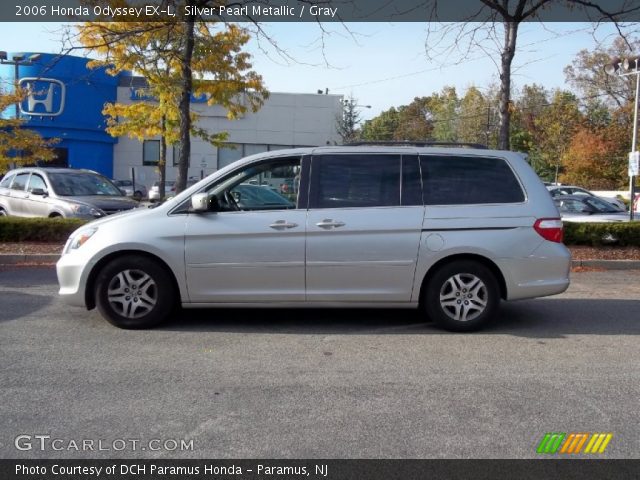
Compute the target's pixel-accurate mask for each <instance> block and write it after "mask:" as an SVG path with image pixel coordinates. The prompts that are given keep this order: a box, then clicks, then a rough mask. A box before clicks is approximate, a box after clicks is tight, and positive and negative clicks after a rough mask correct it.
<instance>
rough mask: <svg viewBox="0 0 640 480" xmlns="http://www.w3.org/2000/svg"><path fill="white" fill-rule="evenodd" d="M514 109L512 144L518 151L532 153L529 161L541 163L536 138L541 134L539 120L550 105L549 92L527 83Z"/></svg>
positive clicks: (534, 163)
mask: <svg viewBox="0 0 640 480" xmlns="http://www.w3.org/2000/svg"><path fill="white" fill-rule="evenodd" d="M512 104H513V111H512V122H511V139H510V145H511V148H513V149H514V150H516V151H519V152H526V153H529V154H530V157H529V161H530V162H531V165H533V166H534V168H535V167H536V165H538V164H540V161H541V160H540V159H539V158H538V157H537V156H538V155H539V154H540V152H539V151H536V149H535V146H536V138H538V137H539V136H540V131H539V128H538V122H537V120H538V119H539V118H541V117H542V116H543V115H544V114H545V110H546V109H547V108H548V106H549V92H548V91H547V89H546V88H544V87H543V86H541V85H537V84H535V83H534V84H533V85H525V86H524V87H523V88H522V91H521V92H520V94H519V95H518V97H517V98H516V99H515V101H514V102H513V103H512Z"/></svg>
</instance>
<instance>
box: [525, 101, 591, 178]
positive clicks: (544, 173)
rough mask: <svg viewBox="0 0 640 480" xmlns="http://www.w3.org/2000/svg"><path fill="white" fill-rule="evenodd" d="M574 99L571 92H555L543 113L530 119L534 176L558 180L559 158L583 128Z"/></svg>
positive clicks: (560, 159)
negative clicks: (532, 130) (532, 122)
mask: <svg viewBox="0 0 640 480" xmlns="http://www.w3.org/2000/svg"><path fill="white" fill-rule="evenodd" d="M583 123H584V116H583V115H582V113H581V112H580V109H579V105H578V99H577V98H576V96H575V95H573V94H572V93H571V92H567V91H562V90H557V91H555V92H554V93H553V96H552V100H551V103H550V104H549V105H548V106H547V107H546V109H545V110H544V114H543V115H540V116H539V117H537V118H536V119H535V120H534V127H535V136H534V138H533V148H532V155H533V156H534V158H536V160H537V162H536V163H535V164H534V167H535V169H536V171H537V172H538V175H540V176H541V177H542V178H547V179H554V181H558V175H559V173H560V172H561V170H562V168H563V163H562V160H563V157H564V154H565V152H566V151H567V150H568V149H569V146H570V144H571V141H572V140H573V136H574V134H575V133H576V132H577V130H578V129H579V128H580V127H581V126H582V125H583Z"/></svg>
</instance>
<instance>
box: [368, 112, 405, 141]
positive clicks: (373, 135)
mask: <svg viewBox="0 0 640 480" xmlns="http://www.w3.org/2000/svg"><path fill="white" fill-rule="evenodd" d="M399 117H400V115H399V113H398V110H396V109H395V108H394V107H391V108H390V109H389V110H385V111H384V112H382V113H381V114H380V115H378V116H377V117H375V118H372V119H371V120H367V121H366V122H364V125H363V126H362V138H363V139H364V140H370V141H388V140H398V139H397V138H396V129H397V128H398V123H399Z"/></svg>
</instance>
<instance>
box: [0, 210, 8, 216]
mask: <svg viewBox="0 0 640 480" xmlns="http://www.w3.org/2000/svg"><path fill="white" fill-rule="evenodd" d="M8 216H9V214H8V213H7V212H6V210H5V209H4V208H0V217H8Z"/></svg>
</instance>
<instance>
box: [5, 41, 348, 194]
mask: <svg viewBox="0 0 640 480" xmlns="http://www.w3.org/2000/svg"><path fill="white" fill-rule="evenodd" d="M17 55H19V57H18V60H20V61H18V62H16V63H18V65H17V67H16V66H14V65H9V64H5V65H0V82H2V86H3V88H6V87H7V86H11V85H13V84H14V83H15V82H16V74H17V80H18V83H19V85H20V86H21V87H23V88H24V89H26V91H27V92H28V95H27V96H26V98H25V99H24V100H23V101H22V103H21V104H20V108H19V112H18V115H20V117H22V118H23V119H25V120H26V126H28V127H29V128H32V129H33V130H36V131H37V132H38V133H39V134H40V135H42V136H43V137H44V138H59V139H60V142H59V143H58V144H56V156H57V160H56V163H58V164H60V165H65V166H69V167H73V168H89V169H91V170H96V171H98V172H100V173H102V174H103V175H106V176H108V177H110V178H116V179H124V178H129V177H130V175H131V169H132V168H134V169H135V175H136V181H139V182H141V183H144V184H146V185H147V186H150V185H151V184H152V183H153V182H154V181H155V180H157V178H158V173H157V169H156V167H157V163H158V159H159V155H160V141H159V139H154V138H151V139H148V140H145V141H144V142H140V141H138V140H134V139H130V138H127V137H120V138H113V137H111V136H110V135H109V134H108V133H106V131H105V125H106V121H105V117H104V115H103V114H102V109H103V106H104V104H105V103H113V102H115V101H117V102H119V103H133V102H137V101H140V100H139V97H140V95H139V92H140V89H141V88H144V85H145V84H144V79H142V78H140V77H135V76H132V75H130V74H120V75H118V76H116V77H112V76H110V75H107V74H106V73H105V72H104V71H103V70H102V69H89V68H87V62H88V61H89V60H88V59H86V58H80V57H75V56H69V55H65V56H60V55H52V54H44V53H43V54H33V53H20V54H13V55H12V54H11V53H9V54H8V55H7V57H8V60H9V61H12V59H14V56H17ZM20 57H22V60H21V59H20ZM341 100H342V97H341V96H339V95H324V94H318V93H309V94H307V93H272V94H271V95H270V97H269V99H268V100H267V101H266V102H265V104H264V106H263V107H262V108H261V109H260V110H259V111H258V112H256V113H247V114H245V115H244V116H243V117H241V118H239V119H236V120H229V119H228V118H227V112H226V110H225V109H224V108H223V107H220V106H218V105H212V106H209V105H207V103H206V102H204V101H198V100H197V99H194V100H193V103H192V109H193V110H194V111H196V112H198V114H199V115H200V120H199V122H198V125H199V126H200V127H202V128H204V129H206V130H208V131H209V132H211V133H216V132H228V133H229V137H228V143H227V144H225V145H224V146H223V147H221V148H216V147H214V146H212V145H211V144H209V143H207V142H204V141H202V140H200V139H198V138H192V143H191V158H190V165H189V176H193V177H200V175H201V173H204V175H208V174H210V173H212V172H214V171H215V170H217V169H219V168H221V167H223V166H225V165H228V164H229V163H231V162H233V161H235V160H237V159H239V158H241V157H243V156H246V155H250V154H253V153H259V152H264V151H268V150H277V149H282V148H291V147H299V146H315V145H327V144H334V143H336V142H338V141H339V137H338V135H337V132H336V118H337V116H338V115H339V113H340V111H341V103H340V102H341ZM15 110H16V107H13V108H9V109H7V110H6V111H5V112H0V113H1V114H2V115H4V116H10V117H13V116H15V115H16V112H15ZM178 155H179V152H178V146H175V147H173V148H172V147H169V148H168V152H167V178H168V179H170V180H171V179H174V178H175V176H176V170H177V169H176V168H175V166H176V163H177V159H178Z"/></svg>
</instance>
